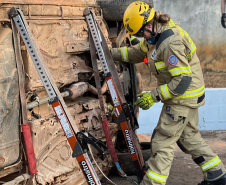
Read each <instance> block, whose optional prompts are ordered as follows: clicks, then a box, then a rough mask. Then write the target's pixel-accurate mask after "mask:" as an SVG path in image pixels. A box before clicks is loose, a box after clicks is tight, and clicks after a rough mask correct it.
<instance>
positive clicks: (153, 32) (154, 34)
mask: <svg viewBox="0 0 226 185" xmlns="http://www.w3.org/2000/svg"><path fill="white" fill-rule="evenodd" d="M161 27H162V26H160V27H159V29H158V30H157V32H155V31H154V29H155V21H154V22H153V25H152V31H151V30H149V29H148V28H144V30H146V31H147V32H149V33H150V34H151V36H152V37H154V36H156V35H157V33H158V32H159V30H160V29H161Z"/></svg>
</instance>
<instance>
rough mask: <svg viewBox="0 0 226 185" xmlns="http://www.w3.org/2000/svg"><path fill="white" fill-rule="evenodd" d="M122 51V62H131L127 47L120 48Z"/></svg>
mask: <svg viewBox="0 0 226 185" xmlns="http://www.w3.org/2000/svg"><path fill="white" fill-rule="evenodd" d="M120 50H121V56H122V61H124V62H129V56H128V51H127V47H122V48H120Z"/></svg>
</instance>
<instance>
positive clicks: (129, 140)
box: [125, 130, 135, 154]
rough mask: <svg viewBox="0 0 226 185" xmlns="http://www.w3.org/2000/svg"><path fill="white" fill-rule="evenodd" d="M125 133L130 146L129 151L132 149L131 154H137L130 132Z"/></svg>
mask: <svg viewBox="0 0 226 185" xmlns="http://www.w3.org/2000/svg"><path fill="white" fill-rule="evenodd" d="M125 133H126V139H127V142H128V146H129V149H130V154H135V149H134V147H133V142H132V139H131V137H130V135H129V131H128V130H125Z"/></svg>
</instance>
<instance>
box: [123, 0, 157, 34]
mask: <svg viewBox="0 0 226 185" xmlns="http://www.w3.org/2000/svg"><path fill="white" fill-rule="evenodd" d="M154 16H155V10H154V8H152V7H151V6H149V5H148V4H146V3H144V2H141V1H135V2H133V3H131V4H130V5H129V6H128V7H127V9H126V11H125V13H124V16H123V23H124V26H125V28H126V30H127V31H128V32H129V34H130V35H135V34H138V36H139V35H140V36H142V35H143V32H144V27H145V25H146V23H147V22H149V21H150V20H152V19H153V18H154Z"/></svg>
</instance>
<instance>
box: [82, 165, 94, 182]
mask: <svg viewBox="0 0 226 185" xmlns="http://www.w3.org/2000/svg"><path fill="white" fill-rule="evenodd" d="M80 165H81V166H82V170H83V171H84V173H85V176H86V178H87V180H88V183H89V184H90V185H96V183H95V181H94V180H93V176H92V174H91V172H90V170H89V167H88V166H87V163H86V161H82V162H80Z"/></svg>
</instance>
